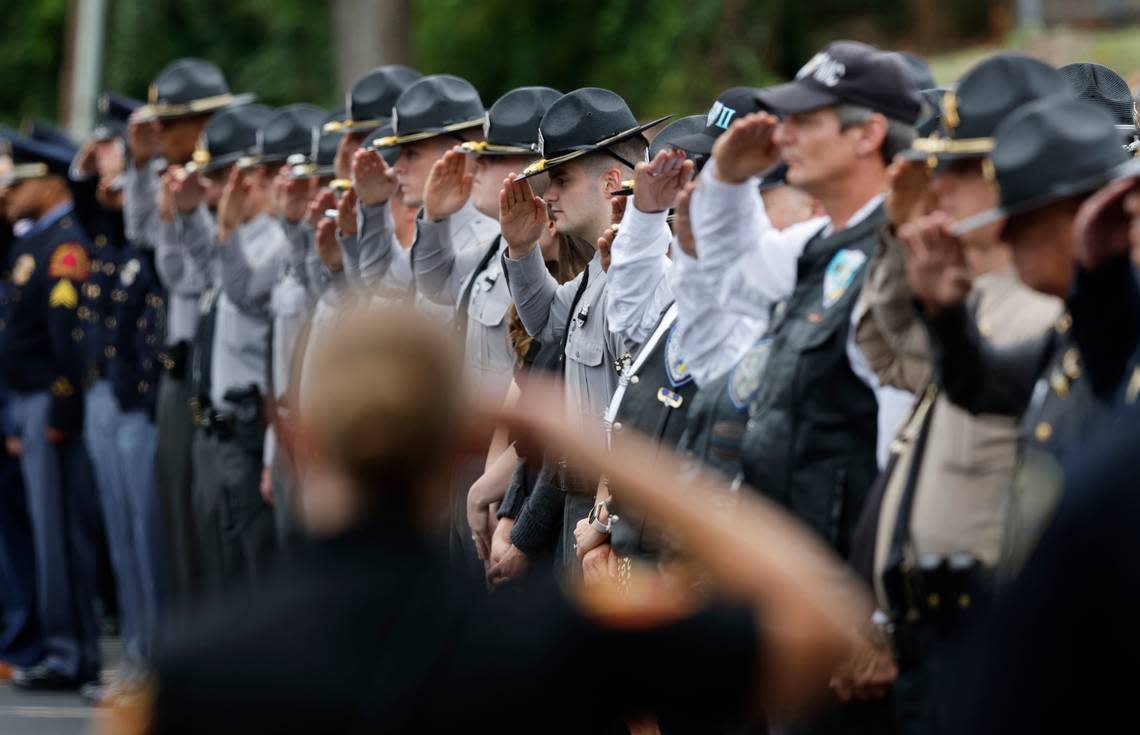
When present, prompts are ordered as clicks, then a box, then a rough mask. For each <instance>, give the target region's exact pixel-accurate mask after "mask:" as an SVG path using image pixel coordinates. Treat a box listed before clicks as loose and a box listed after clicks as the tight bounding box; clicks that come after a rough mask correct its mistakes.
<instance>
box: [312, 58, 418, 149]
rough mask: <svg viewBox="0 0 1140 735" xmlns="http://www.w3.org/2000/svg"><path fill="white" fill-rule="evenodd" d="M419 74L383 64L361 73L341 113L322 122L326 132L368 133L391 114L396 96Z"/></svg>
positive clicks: (388, 118)
mask: <svg viewBox="0 0 1140 735" xmlns="http://www.w3.org/2000/svg"><path fill="white" fill-rule="evenodd" d="M421 78H423V75H422V74H420V73H419V72H418V71H416V70H415V69H412V68H411V67H407V66H401V65H400V64H386V65H384V66H378V67H376V68H375V69H372V70H371V71H369V72H367V73H365V75H364V76H362V77H361V78H360V79H357V80H356V83H355V84H353V85H352V89H350V90H348V93H347V94H346V95H345V103H344V117H343V118H341V119H340V120H328V121H326V122H325V132H328V133H368V132H372V131H373V130H375V129H376V128H378V127H380V125H381V124H383V123H385V122H387V121H388V120H390V119H391V118H392V108H393V107H395V106H396V100H398V99H399V98H400V95H401V94H403V93H404V90H406V89H407V88H408V87H410V86H411V85H412V83H414V82H416V81H417V80H419V79H421Z"/></svg>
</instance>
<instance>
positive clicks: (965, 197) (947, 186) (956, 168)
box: [930, 158, 1003, 247]
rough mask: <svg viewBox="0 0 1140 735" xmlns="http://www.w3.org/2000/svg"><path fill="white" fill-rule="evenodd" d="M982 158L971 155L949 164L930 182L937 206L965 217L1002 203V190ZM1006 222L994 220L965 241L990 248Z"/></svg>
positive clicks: (968, 234)
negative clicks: (986, 174)
mask: <svg viewBox="0 0 1140 735" xmlns="http://www.w3.org/2000/svg"><path fill="white" fill-rule="evenodd" d="M982 160H983V159H980V158H968V159H964V160H959V161H951V162H949V163H947V164H946V165H945V166H944V167H943V168H942V169H941V170H940V171H938V172H937V173H936V175H935V176H934V178H933V179H931V182H930V191H931V193H933V194H934V198H935V201H934V208H935V209H937V210H938V211H940V212H945V213H946V214H948V215H950V216H951V217H953V218H954V219H955V220H963V219H965V218H967V217H970V216H972V215H975V214H978V213H979V212H984V211H986V210H987V209H992V208H993V207H996V206H997V204H998V190H997V187H995V186H994V184H993V182H992V181H990V180H989V179H988V178H986V176H985V175H984V174H983V173H982ZM1002 224H1003V223H1002V222H1001V221H998V222H994V223H992V224H989V225H986V226H985V227H979V228H978V229H976V230H973V231H972V232H968V233H966V234H965V235H964V236H963V238H962V241H963V243H965V245H966V246H967V247H990V246H993V245H994V244H995V243H997V242H999V240H1000V239H1001V228H1002Z"/></svg>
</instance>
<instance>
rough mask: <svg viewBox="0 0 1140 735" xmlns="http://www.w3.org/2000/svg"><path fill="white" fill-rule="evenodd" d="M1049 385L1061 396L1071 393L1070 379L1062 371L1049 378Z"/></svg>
mask: <svg viewBox="0 0 1140 735" xmlns="http://www.w3.org/2000/svg"><path fill="white" fill-rule="evenodd" d="M1049 386H1050V387H1051V388H1052V389H1053V392H1054V393H1056V394H1057V395H1058V396H1060V397H1061V398H1064V397H1065V396H1067V395H1069V381H1068V380H1067V379H1066V378H1065V376H1064V375H1061V374H1060V373H1053V377H1051V378H1049Z"/></svg>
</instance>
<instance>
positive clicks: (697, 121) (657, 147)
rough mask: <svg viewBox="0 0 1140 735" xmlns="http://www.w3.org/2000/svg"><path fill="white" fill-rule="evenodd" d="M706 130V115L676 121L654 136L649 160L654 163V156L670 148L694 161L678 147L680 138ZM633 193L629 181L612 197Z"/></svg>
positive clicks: (630, 180) (631, 183)
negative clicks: (679, 151)
mask: <svg viewBox="0 0 1140 735" xmlns="http://www.w3.org/2000/svg"><path fill="white" fill-rule="evenodd" d="M704 129H705V116H704V115H689V116H688V117H682V118H680V119H678V120H674V121H673V122H671V123H669V124H668V125H666V126H665V127H663V128H661V131H660V132H658V133H657V135H655V136H653V141H652V142H651V143H650V144H649V160H650V161H652V160H653V158H654V156H656V155H657V154H658V153H660V152H661V151H663V150H666V149H669V148H676V149H678V150H681V151H683V152H684V153H685V158H688V159H690V160H692V159H693V158H694V156H693V154H692V153H690V152H689V151H686V150H685V149H684V148H681V147H680V146H678V145H677V140H678V139H679V138H684V137H685V136H692V135H694V134H698V133H700V132H701V131H703V130H704ZM632 193H633V179H628V180H626V181H623V182H621V188H620V189H617V190H615V191H611V192H610V196H629V195H630V194H632Z"/></svg>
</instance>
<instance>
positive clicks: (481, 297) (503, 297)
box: [467, 277, 511, 327]
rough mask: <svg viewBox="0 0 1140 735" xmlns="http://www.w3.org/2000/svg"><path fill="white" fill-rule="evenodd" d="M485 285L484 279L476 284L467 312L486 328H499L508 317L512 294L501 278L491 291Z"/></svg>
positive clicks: (494, 283)
mask: <svg viewBox="0 0 1140 735" xmlns="http://www.w3.org/2000/svg"><path fill="white" fill-rule="evenodd" d="M485 284H487V281H486V280H485V279H483V278H480V279H479V280H477V281H476V282H475V287H474V288H473V289H472V291H471V304H470V306H469V307H468V310H467V312H468V315H469V316H470V318H471V319H472V320H473V321H475V322H478V323H479V324H482V325H483V326H485V327H497V326H499V325H500V324H502V323H503V319H505V318H506V316H507V309H509V308H510V306H511V294H510V291H508V290H507V285H506V282H505V281H504V279H503V278H501V277H500V278H498V279H497V280H496V281H494V282H493V283H492V285H491V286H490V288H489V289H488V288H485Z"/></svg>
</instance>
